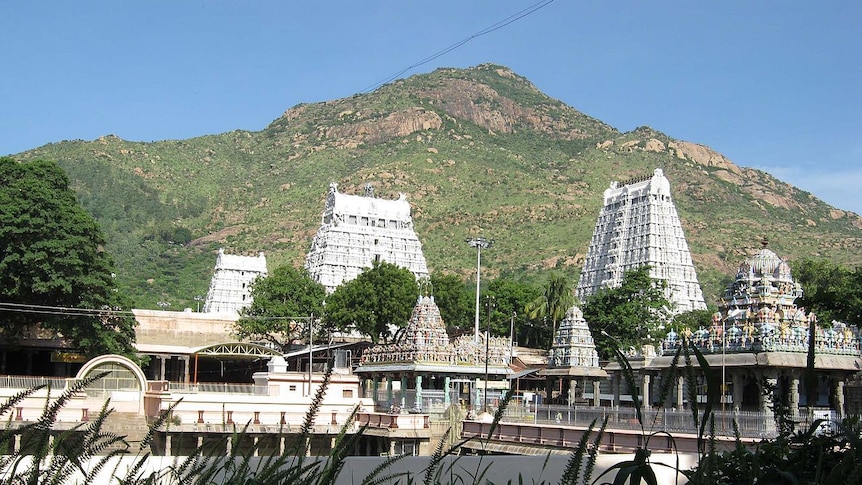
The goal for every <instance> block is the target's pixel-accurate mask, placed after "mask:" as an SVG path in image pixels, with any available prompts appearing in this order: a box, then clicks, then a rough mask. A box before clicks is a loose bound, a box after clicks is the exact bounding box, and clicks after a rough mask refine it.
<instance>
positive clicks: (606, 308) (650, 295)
mask: <svg viewBox="0 0 862 485" xmlns="http://www.w3.org/2000/svg"><path fill="white" fill-rule="evenodd" d="M666 285H667V283H666V282H665V281H664V280H656V279H653V278H650V267H649V266H640V267H638V268H635V269H630V270H628V271H626V272H625V274H624V275H623V281H622V283H621V284H620V286H618V287H615V288H603V289H602V290H600V291H599V292H597V293H595V294H593V295H592V296H591V297H590V298H588V299H587V301H586V302H585V303H584V305H583V308H582V310H583V312H584V319H585V320H586V321H587V324H588V325H589V326H590V331H591V332H592V334H593V339H594V340H595V342H596V350H598V352H599V356H600V357H601V358H603V359H608V358H610V357H611V356H612V355H613V350H612V349H613V347H614V346H615V345H618V346H620V347H622V348H623V349H625V348H628V347H634V348H636V349H639V348H640V346H641V345H643V344H646V343H653V342H654V341H655V340H656V339H657V338H658V337H660V335H658V330H659V329H658V327H659V325H662V324H664V323H665V322H666V321H667V319H668V318H669V316H670V315H669V313H670V311H669V309H670V305H671V304H670V302H669V301H668V299H667V297H665V294H664V288H665V286H666Z"/></svg>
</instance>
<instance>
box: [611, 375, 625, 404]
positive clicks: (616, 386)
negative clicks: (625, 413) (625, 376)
mask: <svg viewBox="0 0 862 485" xmlns="http://www.w3.org/2000/svg"><path fill="white" fill-rule="evenodd" d="M621 378H622V376H621V375H620V373H619V372H614V374H613V375H612V376H611V392H612V394H613V396H614V397H613V399H612V401H611V405H612V406H613V407H619V406H620V379H621Z"/></svg>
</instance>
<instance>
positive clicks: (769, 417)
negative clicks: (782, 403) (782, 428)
mask: <svg viewBox="0 0 862 485" xmlns="http://www.w3.org/2000/svg"><path fill="white" fill-rule="evenodd" d="M766 386H767V387H768V388H771V389H775V388H776V386H778V378H777V377H775V375H774V374H767V376H766ZM764 391H765V389H763V388H761V389H760V411H761V412H762V413H763V420H764V423H763V426H764V429H765V430H766V431H767V432H770V431H774V430H775V412H774V411H773V404H774V402H773V395H772V393H769V392H764Z"/></svg>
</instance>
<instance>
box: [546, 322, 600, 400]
mask: <svg viewBox="0 0 862 485" xmlns="http://www.w3.org/2000/svg"><path fill="white" fill-rule="evenodd" d="M539 375H540V376H544V377H545V379H546V388H547V389H546V393H547V395H548V396H553V389H559V395H558V396H557V401H560V403H561V404H570V405H571V404H573V403H576V402H579V401H581V402H586V396H587V395H589V396H591V397H592V404H594V405H596V406H598V405H599V394H600V393H599V385H600V381H601V379H603V378H606V377H607V373H606V372H605V371H604V370H603V369H602V368H601V367H599V354H598V352H597V351H596V344H595V342H594V341H593V335H592V333H591V332H590V327H589V326H588V325H587V322H586V320H584V314H583V312H582V311H581V309H580V308H578V307H577V306H573V307H571V308H569V310H568V311H566V316H565V317H564V318H563V320H562V321H561V322H560V326H559V327H558V328H557V333H556V334H555V335H554V341H553V345H552V347H551V350H550V351H549V352H548V366H547V368H545V369H543V370H541V371H539ZM555 380H559V386H557V385H555V382H553V381H555ZM579 381H580V382H579ZM588 381H589V382H590V386H589V387H588V386H587V382H588ZM552 400H553V399H552Z"/></svg>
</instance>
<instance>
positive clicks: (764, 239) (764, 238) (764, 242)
mask: <svg viewBox="0 0 862 485" xmlns="http://www.w3.org/2000/svg"><path fill="white" fill-rule="evenodd" d="M760 244H761V245H762V246H763V249H766V246H768V245H769V238H768V237H766V236H765V235H764V236H763V239H761V240H760Z"/></svg>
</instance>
